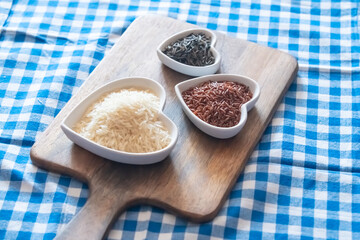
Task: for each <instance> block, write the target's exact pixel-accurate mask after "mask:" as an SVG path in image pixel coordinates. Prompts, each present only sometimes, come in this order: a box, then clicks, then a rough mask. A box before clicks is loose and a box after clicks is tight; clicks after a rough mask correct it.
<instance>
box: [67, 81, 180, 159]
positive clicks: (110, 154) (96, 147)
mask: <svg viewBox="0 0 360 240" xmlns="http://www.w3.org/2000/svg"><path fill="white" fill-rule="evenodd" d="M131 87H136V88H139V89H150V90H152V91H153V92H154V93H155V94H156V95H157V96H158V97H159V98H160V109H159V110H160V113H159V119H160V121H162V122H163V123H164V125H165V127H166V128H167V129H168V130H169V132H170V134H171V142H170V144H169V145H168V146H167V147H165V148H164V149H161V150H159V151H155V152H149V153H129V152H123V151H118V150H115V149H111V148H107V147H104V146H102V145H100V144H98V143H96V142H93V141H91V140H89V139H86V138H84V137H83V136H81V135H80V134H78V133H77V132H75V131H74V130H73V127H74V126H75V124H76V123H77V122H78V121H79V119H80V118H81V117H82V116H83V115H84V113H85V112H86V110H87V109H88V108H89V107H90V105H91V104H92V103H94V102H96V100H98V99H99V98H100V97H101V96H102V95H103V94H105V93H108V92H113V91H116V90H119V89H121V88H131ZM165 97H166V94H165V90H164V88H163V87H162V86H161V85H160V84H159V83H158V82H155V81H153V80H151V79H148V78H140V77H131V78H123V79H119V80H115V81H113V82H110V83H108V84H106V85H104V86H102V87H100V88H99V89H97V90H95V91H94V92H92V93H91V94H90V95H89V96H87V97H86V98H85V99H84V100H83V101H81V102H80V103H79V104H78V105H77V106H76V107H75V108H74V109H73V110H72V111H71V112H70V113H69V115H68V116H67V117H66V118H65V119H64V121H63V122H62V124H61V128H62V130H63V131H64V133H65V135H66V136H67V137H68V138H69V139H70V140H71V141H72V142H74V143H75V144H77V145H79V146H80V147H82V148H84V149H86V150H88V151H90V152H92V153H94V154H96V155H99V156H101V157H104V158H106V159H110V160H113V161H116V162H121V163H127V164H152V163H156V162H159V161H161V160H163V159H165V158H166V157H167V156H168V155H169V154H170V152H171V150H172V149H173V148H174V146H175V143H176V141H177V136H178V129H177V127H176V125H175V124H174V123H173V122H172V121H171V120H170V119H169V118H168V117H167V116H166V115H165V114H164V113H163V112H162V111H161V110H162V109H163V107H164V104H165Z"/></svg>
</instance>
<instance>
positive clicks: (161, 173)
mask: <svg viewBox="0 0 360 240" xmlns="http://www.w3.org/2000/svg"><path fill="white" fill-rule="evenodd" d="M193 27H195V26H193V25H191V24H188V23H184V22H180V21H177V20H174V19H170V18H165V17H160V16H142V17H139V18H138V19H136V20H135V21H134V22H133V23H132V24H131V25H130V26H129V27H128V29H127V30H126V32H125V33H124V34H123V35H122V36H121V38H120V40H119V41H118V42H117V43H116V44H115V45H114V46H113V48H112V49H111V51H110V52H109V54H107V56H106V57H105V58H104V59H103V60H102V61H101V63H100V64H99V65H98V66H97V67H96V69H95V70H94V71H93V72H92V74H91V75H90V76H89V78H88V79H87V80H86V81H85V82H84V84H83V85H82V87H81V88H80V89H79V90H78V92H77V93H76V94H75V95H74V96H73V97H72V98H71V99H70V101H69V102H68V103H67V104H66V106H65V107H64V108H63V109H62V111H61V112H60V113H59V114H58V116H57V117H56V118H55V120H54V121H53V122H52V124H51V125H50V126H49V127H48V128H47V129H46V131H45V132H44V133H43V134H42V135H41V136H40V138H39V139H38V141H36V143H35V144H34V146H33V147H32V149H31V159H32V161H33V163H34V164H35V165H37V166H39V167H41V168H44V169H47V170H49V171H54V172H58V173H63V174H68V175H70V176H73V177H75V178H77V179H80V180H81V181H85V182H87V183H88V185H89V188H90V196H89V199H88V201H87V202H86V204H85V206H84V207H83V208H82V209H81V210H80V212H79V213H78V214H76V216H75V217H74V218H73V219H72V220H71V222H70V223H69V224H68V225H67V226H66V227H65V228H64V230H63V231H62V232H61V233H59V235H58V236H57V238H59V239H100V238H103V237H105V236H106V234H107V232H108V231H109V229H111V226H112V224H113V222H114V221H115V220H117V218H118V217H119V215H120V213H121V212H123V211H124V210H125V209H126V208H127V207H129V206H131V205H136V204H150V205H153V206H157V207H160V208H163V209H165V210H166V211H168V212H171V213H174V214H177V215H179V216H182V217H184V218H186V219H189V220H191V221H195V222H204V221H209V220H211V219H212V218H214V217H215V216H216V214H217V213H218V211H219V209H220V208H221V207H222V204H223V203H224V201H225V200H226V199H227V197H228V194H229V192H230V191H231V189H232V187H233V185H234V184H235V182H236V180H237V178H238V177H239V175H240V173H241V172H242V170H243V168H244V166H245V164H246V162H247V160H248V158H249V156H250V155H251V153H252V151H253V149H254V147H255V146H256V145H257V143H258V141H259V139H260V138H261V136H262V134H263V132H264V130H265V128H266V127H267V125H268V123H269V121H270V120H271V118H272V116H273V114H274V112H275V111H276V109H277V107H278V105H279V103H280V101H281V100H282V98H283V96H284V94H285V92H286V91H287V89H288V87H289V85H290V84H291V82H292V80H293V79H294V78H295V77H296V74H297V68H298V65H297V61H296V60H295V59H294V58H293V57H292V56H290V55H288V54H286V53H284V52H281V51H278V50H275V49H271V48H268V47H264V46H260V45H257V44H254V43H250V42H247V41H244V40H241V39H236V38H231V37H228V36H226V35H224V34H221V33H217V32H216V35H217V37H218V41H217V44H216V48H217V49H218V51H219V52H220V53H221V55H222V64H221V68H220V70H219V72H218V73H231V74H241V75H246V76H249V77H251V78H253V79H254V80H256V81H257V82H258V83H259V84H260V86H261V94H260V98H259V100H258V102H257V103H256V105H255V107H254V108H253V109H252V110H251V111H250V112H249V116H248V120H247V123H246V125H245V127H244V128H243V130H242V131H241V132H240V133H239V134H238V135H237V136H236V137H234V138H231V139H227V140H219V139H215V138H212V137H210V136H208V135H206V134H204V133H203V132H201V131H200V130H198V129H197V128H196V127H195V126H194V125H193V124H192V123H191V122H190V121H189V119H187V117H186V116H185V114H184V113H183V112H182V110H181V106H180V103H179V102H178V100H177V99H176V96H175V92H174V86H175V85H176V84H177V83H179V82H181V81H183V80H187V79H190V77H189V76H186V75H182V74H180V73H177V72H175V71H173V70H171V69H169V68H167V67H166V66H164V65H162V64H161V62H160V60H159V59H158V58H157V55H156V48H157V46H158V45H159V44H160V43H161V42H162V41H163V40H164V39H165V38H167V37H169V36H171V35H172V34H174V33H177V32H179V31H182V30H185V29H188V28H193ZM129 76H142V77H148V78H151V79H154V80H156V81H159V82H160V83H161V84H162V85H163V86H164V88H165V90H166V92H167V99H166V104H165V108H164V112H165V114H167V115H168V116H169V117H170V118H171V119H172V120H173V121H174V122H175V123H176V124H177V126H178V128H179V133H180V135H179V138H178V142H177V145H176V146H175V148H174V150H173V151H172V152H171V155H170V156H169V157H168V158H167V159H165V160H164V161H162V162H160V163H156V164H153V165H147V166H135V165H126V164H120V163H116V162H112V161H109V160H106V159H103V158H101V157H98V156H96V155H94V154H92V153H90V152H88V151H86V150H84V149H82V148H80V147H78V146H76V145H74V144H73V143H72V142H71V141H70V140H69V139H68V138H66V136H65V135H64V133H63V132H62V131H61V129H60V123H61V121H62V120H63V119H64V117H65V116H66V115H67V114H68V113H69V112H70V110H71V109H72V108H73V107H74V106H75V105H76V104H77V103H78V102H79V101H80V100H82V99H83V98H85V97H86V96H87V95H88V94H89V93H90V92H91V91H93V90H95V89H96V88H98V87H100V86H101V85H103V84H105V83H107V82H109V81H113V80H115V79H118V78H123V77H129Z"/></svg>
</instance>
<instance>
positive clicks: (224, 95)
mask: <svg viewBox="0 0 360 240" xmlns="http://www.w3.org/2000/svg"><path fill="white" fill-rule="evenodd" d="M252 96H253V94H252V92H251V91H250V89H249V87H248V86H245V85H244V84H240V83H236V82H231V81H219V82H216V81H208V82H205V83H202V84H200V85H198V86H196V87H193V88H190V89H188V90H186V91H184V92H183V93H182V97H183V99H184V101H185V103H186V105H187V106H188V107H189V108H190V110H191V111H192V112H193V113H194V114H195V115H196V116H198V117H199V118H200V119H201V120H203V121H205V122H207V123H209V124H211V125H214V126H217V127H232V126H235V125H236V124H238V123H239V121H240V116H241V111H240V110H241V109H240V108H241V106H242V105H243V104H244V103H246V102H247V101H249V100H250V99H251V98H252Z"/></svg>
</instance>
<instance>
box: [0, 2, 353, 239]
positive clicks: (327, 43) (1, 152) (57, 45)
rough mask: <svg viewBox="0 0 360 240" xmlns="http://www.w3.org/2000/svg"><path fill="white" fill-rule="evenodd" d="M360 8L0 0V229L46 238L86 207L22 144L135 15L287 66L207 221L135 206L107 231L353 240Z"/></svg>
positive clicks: (78, 192) (79, 186) (80, 188)
mask: <svg viewBox="0 0 360 240" xmlns="http://www.w3.org/2000/svg"><path fill="white" fill-rule="evenodd" d="M358 11H359V3H358V1H355V0H353V1H350V0H348V1H341V3H340V1H330V0H329V1H318V0H314V1H310V0H305V1H286V0H271V1H265V0H263V1H261V0H256V1H255V0H254V1H239V0H235V1H227V0H225V1H221V2H220V1H201V0H200V1H182V2H179V1H162V0H159V1H147V0H144V1H112V0H109V1H93V0H89V1H68V0H64V1H42V0H39V1H36V2H35V1H30V0H27V1H26V0H19V1H10V0H2V1H1V2H0V29H1V32H0V54H1V57H0V72H1V76H0V239H53V238H54V237H55V235H56V233H57V232H59V231H61V229H62V228H63V227H64V225H65V224H66V223H68V222H69V221H70V220H71V219H72V218H73V216H74V215H75V214H76V213H77V212H78V211H79V210H80V209H81V208H82V206H84V203H85V202H86V200H87V197H88V195H89V189H88V186H87V185H85V184H84V183H82V182H80V181H78V180H76V179H73V178H71V177H69V176H66V175H59V174H55V173H51V172H48V171H45V170H43V169H40V168H37V167H36V166H34V165H33V164H32V162H31V160H30V157H29V152H30V148H31V146H32V145H33V144H34V142H35V141H36V139H38V138H39V137H40V136H41V133H42V132H44V130H45V129H46V128H47V126H48V125H49V124H50V123H51V122H52V121H53V120H54V118H55V117H56V115H57V114H58V113H59V111H60V110H61V109H62V108H63V107H64V105H65V104H66V103H67V102H68V101H69V99H70V98H71V96H72V95H74V94H75V93H76V92H77V90H78V89H79V87H80V86H81V85H82V83H83V82H84V81H85V80H86V79H87V78H88V76H89V74H90V73H91V72H92V71H93V70H94V68H95V67H96V66H97V65H98V64H99V62H100V61H101V60H102V59H103V58H104V56H105V55H106V54H107V53H108V52H109V50H110V49H111V47H112V46H113V45H114V43H115V42H116V41H117V40H118V39H119V38H120V37H121V35H122V33H123V32H124V31H125V30H126V29H127V27H128V26H129V24H130V23H131V22H132V21H133V20H134V19H135V18H136V17H138V16H142V15H146V14H156V15H162V16H168V17H171V18H174V19H178V20H180V21H184V22H189V23H192V24H196V25H198V26H200V27H205V28H209V29H211V30H217V31H220V32H222V33H225V34H227V35H229V36H233V37H237V38H241V39H245V40H248V41H251V42H255V43H258V44H260V45H263V46H269V47H273V48H276V49H279V50H281V51H284V52H287V53H289V54H291V55H292V56H294V57H295V58H296V59H297V61H298V63H299V73H298V76H297V78H296V79H295V81H294V82H293V84H292V85H291V86H290V89H289V91H288V92H287V93H286V95H285V97H284V99H283V100H282V102H281V104H280V106H279V108H278V109H277V111H276V113H275V116H274V118H273V119H272V121H271V122H270V125H269V126H268V127H267V129H266V131H265V133H264V135H263V137H262V138H261V140H260V142H259V144H258V145H257V147H256V148H255V150H254V152H253V154H252V155H251V158H250V160H249V162H248V163H247V165H246V167H245V170H244V173H243V174H242V175H241V176H240V177H239V178H238V180H237V182H236V184H235V186H234V189H233V190H232V191H231V193H230V196H229V198H228V200H227V201H226V202H225V205H224V206H223V207H222V209H221V210H220V212H219V215H218V216H217V217H216V218H215V219H214V220H213V221H211V222H208V223H203V224H195V223H191V222H188V221H186V220H184V219H182V218H179V217H176V216H174V215H171V214H168V213H166V212H164V211H163V210H161V209H158V208H155V207H150V206H146V205H138V206H135V207H132V208H131V209H129V210H127V211H126V212H125V213H123V214H122V215H121V216H120V217H119V219H118V220H117V221H116V223H115V225H114V226H113V228H112V229H111V231H110V232H109V235H108V238H109V239H133V238H135V239H184V238H186V239H196V238H197V239H223V238H228V239H249V238H251V239H254V238H255V239H257V238H261V237H262V238H270V239H271V238H275V237H279V238H291V239H300V238H316V239H328V238H334V239H350V238H354V239H359V238H360V174H359V173H360V66H359V59H360V42H359V26H358V24H359V19H358V15H359V13H358ZM129 61H131V59H129ZM90 227H91V226H89V228H90Z"/></svg>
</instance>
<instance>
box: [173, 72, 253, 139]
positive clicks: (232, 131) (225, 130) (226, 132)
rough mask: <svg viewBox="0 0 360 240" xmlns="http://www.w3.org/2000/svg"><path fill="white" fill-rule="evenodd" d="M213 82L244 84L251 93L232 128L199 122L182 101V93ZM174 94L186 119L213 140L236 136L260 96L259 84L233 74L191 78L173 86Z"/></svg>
mask: <svg viewBox="0 0 360 240" xmlns="http://www.w3.org/2000/svg"><path fill="white" fill-rule="evenodd" d="M208 81H213V82H224V81H230V82H235V83H240V84H244V85H245V86H248V87H249V90H250V91H251V92H252V94H253V95H252V98H251V99H250V100H249V101H247V102H246V103H244V104H242V105H241V109H240V111H241V116H240V121H239V122H238V123H237V124H236V125H234V126H232V127H218V126H215V125H211V124H209V123H207V122H205V121H203V120H201V119H200V118H199V117H198V116H196V115H195V114H194V113H193V112H192V111H191V110H190V108H189V107H188V106H187V104H186V103H185V101H184V98H183V96H182V93H183V92H184V91H187V90H188V89H191V88H193V87H196V86H199V85H201V84H203V83H205V82H208ZM175 93H176V95H177V97H178V99H179V101H180V103H181V106H182V109H183V111H184V112H185V114H186V115H187V116H188V118H189V119H190V120H191V121H192V122H193V123H194V125H195V126H196V127H198V128H199V129H200V130H201V131H203V132H204V133H206V134H208V135H210V136H213V137H215V138H220V139H225V138H231V137H233V136H235V135H236V134H238V133H239V132H240V131H241V129H242V128H243V127H244V125H245V123H246V120H247V115H248V114H247V112H248V111H250V110H251V109H252V108H253V107H254V105H255V103H256V101H257V100H258V98H259V95H260V87H259V84H258V83H257V82H256V81H254V80H253V79H251V78H248V77H245V76H241V75H233V74H214V75H208V76H203V77H198V78H193V79H190V80H187V81H184V82H181V83H178V84H177V85H175Z"/></svg>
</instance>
